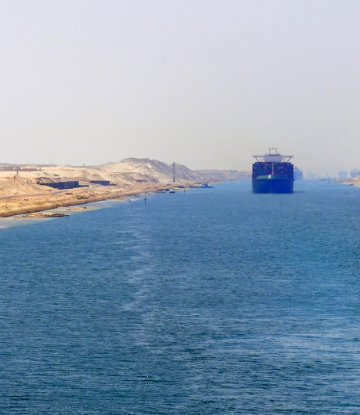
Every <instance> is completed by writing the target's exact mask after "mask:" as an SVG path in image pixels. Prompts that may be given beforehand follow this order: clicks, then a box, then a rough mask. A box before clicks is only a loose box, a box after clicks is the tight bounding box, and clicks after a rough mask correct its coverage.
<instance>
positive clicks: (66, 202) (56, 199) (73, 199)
mask: <svg viewBox="0 0 360 415" xmlns="http://www.w3.org/2000/svg"><path fill="white" fill-rule="evenodd" d="M179 185H182V186H184V183H181V184H180V183H171V185H170V184H164V183H161V184H157V185H148V184H147V185H142V186H136V187H134V188H132V189H131V190H130V189H126V190H125V189H119V188H117V186H113V187H103V186H101V187H94V188H91V187H90V188H79V189H71V190H64V191H62V192H52V193H44V194H36V195H34V196H31V195H30V196H29V195H26V196H20V195H19V196H15V197H14V196H9V197H6V196H5V197H2V198H1V199H0V218H9V217H12V216H17V215H24V214H29V213H36V212H43V211H45V210H52V209H57V208H63V207H70V206H77V205H83V204H88V203H93V202H100V201H104V200H116V199H118V200H122V199H125V198H127V197H129V196H136V195H140V194H146V193H153V192H156V191H157V190H158V189H163V188H173V187H177V186H179ZM188 185H189V184H187V185H186V187H188ZM46 190H47V189H46Z"/></svg>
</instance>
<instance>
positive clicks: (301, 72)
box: [0, 0, 360, 174]
mask: <svg viewBox="0 0 360 415" xmlns="http://www.w3.org/2000/svg"><path fill="white" fill-rule="evenodd" d="M0 40H1V42H0V105H1V111H0V117H1V120H0V138H1V141H0V142H1V151H0V162H10V163H48V162H53V163H56V164H63V163H64V164H76V165H79V164H83V163H85V164H99V163H103V162H107V161H119V160H121V159H123V158H125V157H149V158H155V159H159V160H162V161H165V162H167V163H170V162H172V161H173V160H175V161H177V162H179V163H182V164H186V165H187V166H189V167H190V168H219V169H250V168H251V164H252V161H253V160H252V155H253V154H258V153H260V154H262V153H264V152H265V151H266V150H267V149H268V147H269V146H275V147H278V150H280V151H281V152H282V153H285V154H293V155H294V156H295V159H294V162H295V164H296V165H298V166H299V167H301V168H303V169H304V171H309V170H312V171H314V172H317V173H320V174H321V173H322V174H326V173H329V174H336V173H337V172H338V171H339V170H341V169H345V170H347V171H349V170H350V169H352V168H354V167H358V168H360V1H358V0H356V1H346V0H339V1H332V0H324V1H322V0H310V1H307V0H299V1H296V0H284V1H277V0H267V1H265V0H263V1H257V0H247V1H241V0H236V1H232V0H217V1H213V0H203V1H200V0H189V1H187V0H164V1H159V0H123V1H121V0H117V1H112V0H101V1H100V0H99V1H92V0H82V1H79V0H71V1H67V0H61V1H58V0H57V1H55V0H44V1H39V0H31V1H29V0H26V1H19V0H6V1H1V0H0Z"/></svg>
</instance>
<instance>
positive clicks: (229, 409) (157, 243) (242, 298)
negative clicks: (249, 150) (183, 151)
mask: <svg viewBox="0 0 360 415" xmlns="http://www.w3.org/2000/svg"><path fill="white" fill-rule="evenodd" d="M295 188H296V192H295V193H294V194H292V195H270V194H269V195H260V194H257V195H254V194H252V193H251V183H250V182H249V181H240V182H233V183H222V184H220V185H215V188H214V189H191V190H187V191H186V192H185V193H184V192H177V193H175V194H155V195H148V196H147V203H146V205H145V202H144V197H143V196H142V197H139V198H136V199H134V201H133V202H132V203H119V202H114V203H112V204H110V206H107V207H106V208H104V209H100V210H93V211H89V212H84V213H81V214H76V215H72V216H70V217H68V218H61V219H54V220H48V221H40V222H36V223H33V224H31V225H27V226H17V227H11V228H7V229H1V230H0V244H1V255H0V273H1V275H0V413H4V414H154V415H155V414H174V415H177V414H261V415H263V414H359V413H360V255H359V254H360V250H359V244H360V221H359V218H360V189H359V188H354V187H347V186H344V185H342V184H334V183H326V182H309V181H303V182H296V183H295Z"/></svg>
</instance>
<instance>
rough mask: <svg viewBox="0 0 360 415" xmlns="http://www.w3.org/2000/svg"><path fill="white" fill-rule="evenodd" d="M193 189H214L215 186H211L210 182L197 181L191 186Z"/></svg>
mask: <svg viewBox="0 0 360 415" xmlns="http://www.w3.org/2000/svg"><path fill="white" fill-rule="evenodd" d="M189 187H190V188H191V189H213V188H214V186H209V184H208V183H195V184H193V185H191V186H189Z"/></svg>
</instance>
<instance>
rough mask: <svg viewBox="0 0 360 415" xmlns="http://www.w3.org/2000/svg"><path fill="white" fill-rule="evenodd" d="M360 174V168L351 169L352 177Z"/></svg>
mask: <svg viewBox="0 0 360 415" xmlns="http://www.w3.org/2000/svg"><path fill="white" fill-rule="evenodd" d="M359 175H360V170H359V169H354V170H351V172H350V176H351V177H352V178H354V177H356V176H359Z"/></svg>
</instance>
